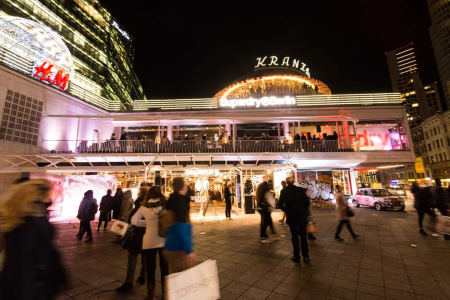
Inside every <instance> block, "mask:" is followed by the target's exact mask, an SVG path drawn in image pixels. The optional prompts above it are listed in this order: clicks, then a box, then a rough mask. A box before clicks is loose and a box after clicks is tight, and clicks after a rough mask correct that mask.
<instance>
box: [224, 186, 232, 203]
mask: <svg viewBox="0 0 450 300" xmlns="http://www.w3.org/2000/svg"><path fill="white" fill-rule="evenodd" d="M223 197H224V198H225V201H227V200H230V198H231V192H230V188H229V187H226V188H225V191H224V193H223Z"/></svg>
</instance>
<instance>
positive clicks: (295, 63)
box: [292, 59, 300, 68]
mask: <svg viewBox="0 0 450 300" xmlns="http://www.w3.org/2000/svg"><path fill="white" fill-rule="evenodd" d="M299 63H300V61H299V60H296V59H294V61H293V62H292V67H293V68H298V64H299Z"/></svg>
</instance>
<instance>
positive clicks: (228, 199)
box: [223, 184, 233, 220]
mask: <svg viewBox="0 0 450 300" xmlns="http://www.w3.org/2000/svg"><path fill="white" fill-rule="evenodd" d="M230 186H231V185H229V184H225V189H224V192H223V197H224V198H225V217H226V218H227V220H233V219H232V218H231V191H230Z"/></svg>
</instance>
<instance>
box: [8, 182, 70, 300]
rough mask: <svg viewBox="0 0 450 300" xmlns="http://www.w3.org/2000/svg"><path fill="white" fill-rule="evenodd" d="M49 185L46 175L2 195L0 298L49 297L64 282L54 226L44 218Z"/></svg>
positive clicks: (31, 299)
mask: <svg viewBox="0 0 450 300" xmlns="http://www.w3.org/2000/svg"><path fill="white" fill-rule="evenodd" d="M50 189H51V186H50V184H49V183H48V181H47V180H45V179H34V180H29V181H26V182H23V183H20V184H17V185H13V186H12V187H11V189H10V190H9V191H8V192H7V193H6V195H5V196H4V197H3V199H2V202H1V206H0V215H1V219H0V232H2V233H3V234H4V241H5V249H4V251H5V255H6V257H5V263H4V267H3V271H2V272H1V275H0V299H1V300H49V299H55V298H56V296H57V294H58V293H59V292H60V291H61V290H62V288H63V287H64V286H65V285H66V283H67V277H66V273H65V270H64V267H63V266H62V264H61V260H60V257H59V253H58V252H57V251H56V249H55V247H54V245H53V239H54V229H53V226H52V225H51V224H50V223H49V221H48V219H47V218H46V214H47V207H48V206H50V205H51V200H50V199H49V193H50Z"/></svg>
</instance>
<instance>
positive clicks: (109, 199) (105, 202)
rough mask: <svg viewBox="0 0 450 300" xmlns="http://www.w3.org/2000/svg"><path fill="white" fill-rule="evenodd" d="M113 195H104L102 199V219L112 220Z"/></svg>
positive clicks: (100, 208)
mask: <svg viewBox="0 0 450 300" xmlns="http://www.w3.org/2000/svg"><path fill="white" fill-rule="evenodd" d="M113 199H114V198H113V196H111V195H105V196H103V197H102V201H100V207H99V208H98V209H99V210H100V219H101V220H102V221H111V210H112V205H113Z"/></svg>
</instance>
